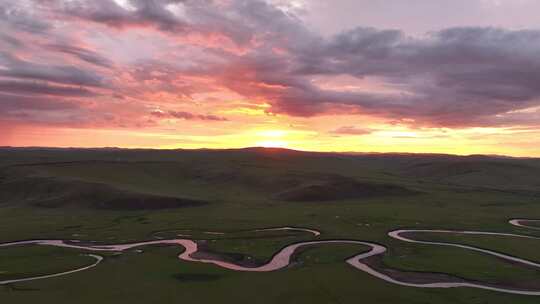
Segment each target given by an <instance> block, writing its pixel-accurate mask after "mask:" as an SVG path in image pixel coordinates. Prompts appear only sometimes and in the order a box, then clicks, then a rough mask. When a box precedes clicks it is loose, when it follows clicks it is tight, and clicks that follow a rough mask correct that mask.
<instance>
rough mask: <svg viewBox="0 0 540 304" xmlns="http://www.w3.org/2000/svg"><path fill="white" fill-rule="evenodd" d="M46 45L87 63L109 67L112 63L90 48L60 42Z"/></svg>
mask: <svg viewBox="0 0 540 304" xmlns="http://www.w3.org/2000/svg"><path fill="white" fill-rule="evenodd" d="M46 47H47V48H48V49H50V50H53V51H57V52H62V53H65V54H69V55H73V56H75V57H77V58H79V59H80V60H82V61H86V62H88V63H91V64H95V65H98V66H101V67H106V68H109V67H111V66H112V65H114V63H113V62H112V61H111V60H109V59H107V58H105V57H103V56H101V55H100V54H98V53H96V52H94V51H92V50H88V49H85V48H81V47H77V46H72V45H62V44H49V45H47V46H46Z"/></svg>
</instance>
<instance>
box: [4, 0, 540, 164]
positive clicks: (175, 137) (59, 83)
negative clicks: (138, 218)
mask: <svg viewBox="0 0 540 304" xmlns="http://www.w3.org/2000/svg"><path fill="white" fill-rule="evenodd" d="M538 11H540V1H536V0H452V1H447V0H333V1H326V0H311V1H310V0H147V1H143V0H39V1H38V0H0V146H49V147H113V146H114V147H125V148H167V149H169V148H171V149H172V148H241V147H251V146H264V147H284V148H291V149H299V150H310V151H357V152H413V153H451V154H501V155H513V156H540V56H539V54H540V18H538V17H537V15H538V14H537V12H538Z"/></svg>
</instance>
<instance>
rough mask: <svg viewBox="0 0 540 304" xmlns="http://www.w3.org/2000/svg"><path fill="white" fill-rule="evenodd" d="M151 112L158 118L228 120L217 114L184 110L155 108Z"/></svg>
mask: <svg viewBox="0 0 540 304" xmlns="http://www.w3.org/2000/svg"><path fill="white" fill-rule="evenodd" d="M150 114H152V115H153V116H155V117H158V118H176V119H184V120H207V121H228V119H227V118H225V117H220V116H216V115H209V114H206V115H204V114H193V113H190V112H183V111H167V112H163V111H161V110H155V111H152V112H151V113H150Z"/></svg>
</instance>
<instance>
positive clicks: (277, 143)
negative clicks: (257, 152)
mask: <svg viewBox="0 0 540 304" xmlns="http://www.w3.org/2000/svg"><path fill="white" fill-rule="evenodd" d="M255 145H256V146H257V147H264V148H287V146H288V145H287V142H285V141H282V140H265V141H260V142H257V143H256V144H255Z"/></svg>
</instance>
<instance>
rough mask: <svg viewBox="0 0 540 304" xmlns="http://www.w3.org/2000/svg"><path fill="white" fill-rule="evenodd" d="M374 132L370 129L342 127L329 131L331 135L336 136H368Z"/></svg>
mask: <svg viewBox="0 0 540 304" xmlns="http://www.w3.org/2000/svg"><path fill="white" fill-rule="evenodd" d="M374 131H375V130H373V129H370V128H358V127H355V126H343V127H339V128H337V129H335V130H332V131H330V133H332V134H337V135H368V134H371V133H373V132H374Z"/></svg>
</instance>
